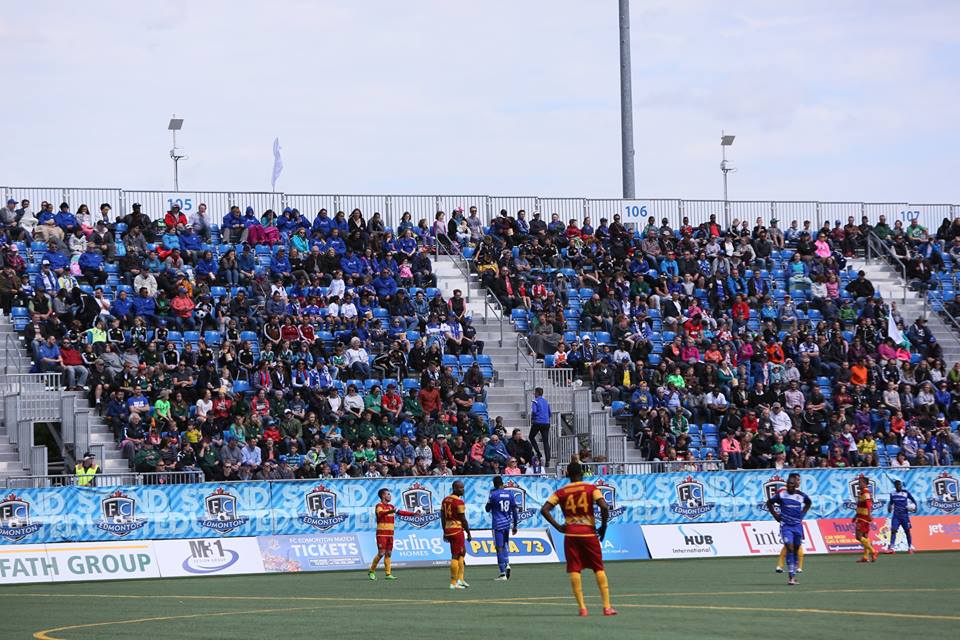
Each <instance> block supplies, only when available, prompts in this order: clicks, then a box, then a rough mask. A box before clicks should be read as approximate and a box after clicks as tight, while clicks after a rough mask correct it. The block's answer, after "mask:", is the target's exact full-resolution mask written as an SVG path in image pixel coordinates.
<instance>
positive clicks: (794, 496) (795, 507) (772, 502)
mask: <svg viewBox="0 0 960 640" xmlns="http://www.w3.org/2000/svg"><path fill="white" fill-rule="evenodd" d="M811 504H812V502H811V500H810V496H808V495H807V494H805V493H804V492H802V491H800V474H799V473H791V474H790V475H789V476H787V486H786V488H784V489H780V491H778V492H777V495H775V496H774V497H772V498H770V499H769V500H767V511H769V512H770V515H772V516H773V518H774V520H776V521H777V522H779V523H780V537H781V538H783V546H785V547H786V548H787V574H788V576H789V577H788V578H787V584H789V585H794V584H797V549H799V548H800V547H801V546H802V545H803V516H805V515H807V511H809V510H810V505H811ZM774 507H776V508H774Z"/></svg>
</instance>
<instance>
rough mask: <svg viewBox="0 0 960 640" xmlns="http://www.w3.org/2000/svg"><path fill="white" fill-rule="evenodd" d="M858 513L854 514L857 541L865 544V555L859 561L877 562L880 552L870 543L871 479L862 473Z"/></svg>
mask: <svg viewBox="0 0 960 640" xmlns="http://www.w3.org/2000/svg"><path fill="white" fill-rule="evenodd" d="M857 482H858V487H859V490H860V491H859V495H858V496H857V513H856V515H855V516H853V524H854V526H855V531H856V536H857V541H858V542H859V543H860V544H861V545H863V557H862V558H860V559H859V560H857V562H876V561H877V556H879V555H880V552H879V551H877V550H876V549H874V548H873V545H872V544H870V523H871V522H873V515H871V510H872V509H873V496H872V495H870V480H869V479H868V478H867V476H864V475H861V476H860V477H859V478H858V480H857Z"/></svg>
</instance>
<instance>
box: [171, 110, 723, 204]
mask: <svg viewBox="0 0 960 640" xmlns="http://www.w3.org/2000/svg"><path fill="white" fill-rule="evenodd" d="M173 115H177V114H173ZM170 133H172V134H173V147H171V149H170V157H171V158H173V190H174V191H176V192H178V191H180V175H179V171H178V167H177V164H178V163H179V162H180V156H178V155H177V130H176V129H173V130H171V131H170ZM724 184H726V176H724ZM724 190H726V187H724Z"/></svg>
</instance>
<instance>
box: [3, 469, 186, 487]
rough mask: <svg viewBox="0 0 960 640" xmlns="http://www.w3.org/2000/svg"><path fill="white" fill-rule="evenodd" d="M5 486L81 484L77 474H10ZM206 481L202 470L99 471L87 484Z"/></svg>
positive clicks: (111, 485) (115, 485)
mask: <svg viewBox="0 0 960 640" xmlns="http://www.w3.org/2000/svg"><path fill="white" fill-rule="evenodd" d="M3 482H4V486H5V487H7V488H9V489H23V488H40V487H75V486H81V485H80V483H79V482H78V478H77V476H75V475H73V474H64V475H29V476H28V475H23V476H9V477H7V478H6V479H4V480H3ZM199 482H204V476H203V472H202V471H161V472H157V473H132V472H131V473H99V474H97V475H96V476H94V477H93V480H92V481H91V482H90V483H89V484H87V485H86V486H91V487H119V486H133V485H138V486H139V485H158V484H195V483H199Z"/></svg>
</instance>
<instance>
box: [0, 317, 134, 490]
mask: <svg viewBox="0 0 960 640" xmlns="http://www.w3.org/2000/svg"><path fill="white" fill-rule="evenodd" d="M8 335H13V336H14V337H15V338H17V339H18V340H19V338H18V337H17V336H16V332H15V331H14V329H13V325H12V324H11V323H10V318H9V317H6V316H4V317H0V340H2V341H4V344H5V341H6V340H7V339H8V338H7V336H8ZM21 347H22V349H23V356H24V357H23V358H15V357H9V360H8V359H7V358H8V356H7V353H6V350H5V349H0V353H2V354H3V358H4V362H2V363H0V364H2V365H3V366H4V367H6V371H7V372H8V373H10V374H17V373H30V365H29V360H28V356H27V351H26V347H25V346H23V345H22V344H21ZM2 375H5V374H0V376H2ZM49 395H50V402H52V403H57V402H59V401H60V397H61V396H67V397H73V398H74V403H73V406H74V407H75V408H77V409H82V408H85V407H86V406H87V399H86V394H85V393H80V392H75V391H57V392H51V393H50V394H49ZM3 410H4V408H3V402H2V399H0V477H4V476H17V475H23V474H25V473H26V472H25V471H24V469H23V468H22V467H21V465H20V458H19V454H18V453H17V451H18V450H17V446H16V445H13V444H11V443H10V438H9V434H8V433H7V429H6V425H5V424H4V421H3V419H2V418H3ZM89 425H90V440H89V444H90V445H91V446H95V445H103V457H102V459H101V460H100V461H99V463H100V467H101V468H102V469H103V472H104V473H120V472H125V471H127V463H126V461H125V460H124V459H123V457H122V456H121V455H120V450H119V449H118V447H117V443H116V440H115V439H114V437H113V434H112V433H110V430H109V428H108V427H107V426H106V424H105V423H104V422H103V419H102V418H100V417H99V416H98V415H96V413H95V412H91V413H90V415H89ZM77 453H79V454H81V455H82V454H83V453H84V452H83V451H79V452H77ZM34 474H35V475H42V473H41V472H39V471H34Z"/></svg>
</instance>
